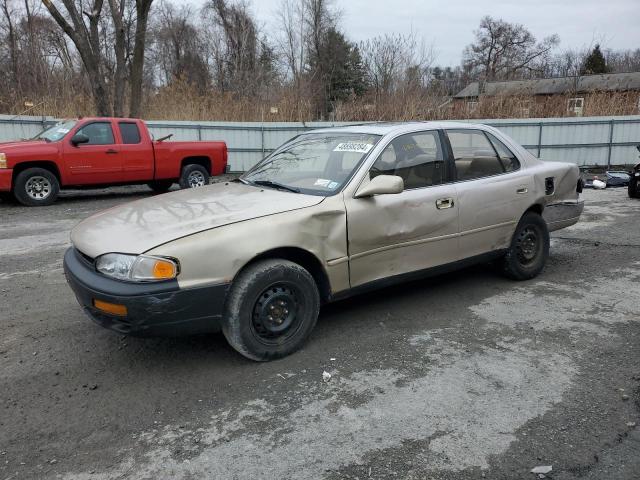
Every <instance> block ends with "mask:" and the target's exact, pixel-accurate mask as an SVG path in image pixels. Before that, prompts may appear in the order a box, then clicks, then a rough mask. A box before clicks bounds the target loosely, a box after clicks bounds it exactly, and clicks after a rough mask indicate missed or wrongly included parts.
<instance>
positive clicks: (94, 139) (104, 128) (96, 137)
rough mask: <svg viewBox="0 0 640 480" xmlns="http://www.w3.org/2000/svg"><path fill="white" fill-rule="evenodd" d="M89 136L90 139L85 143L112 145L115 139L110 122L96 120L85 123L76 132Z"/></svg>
mask: <svg viewBox="0 0 640 480" xmlns="http://www.w3.org/2000/svg"><path fill="white" fill-rule="evenodd" d="M79 133H81V134H83V135H86V136H87V137H89V141H88V142H87V143H85V144H84V145H111V144H113V143H115V141H114V140H113V130H112V129H111V124H110V123H109V122H95V123H90V124H88V125H85V126H84V127H82V128H81V129H80V130H78V131H77V132H76V135H77V134H79Z"/></svg>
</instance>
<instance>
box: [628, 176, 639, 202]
mask: <svg viewBox="0 0 640 480" xmlns="http://www.w3.org/2000/svg"><path fill="white" fill-rule="evenodd" d="M632 175H635V173H634V174H632ZM639 190H640V189H638V177H631V179H630V180H629V187H628V192H629V197H630V198H640V191H639Z"/></svg>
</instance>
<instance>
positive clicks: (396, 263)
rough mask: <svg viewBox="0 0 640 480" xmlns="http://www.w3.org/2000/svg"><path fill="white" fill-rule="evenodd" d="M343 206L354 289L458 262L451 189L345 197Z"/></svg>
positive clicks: (456, 211) (456, 206)
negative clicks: (380, 280) (344, 207)
mask: <svg viewBox="0 0 640 480" xmlns="http://www.w3.org/2000/svg"><path fill="white" fill-rule="evenodd" d="M445 200H446V201H449V202H450V204H445V208H442V207H443V204H442V202H443V201H445ZM439 201H440V208H438V206H437V205H436V204H437V202H439ZM345 204H346V208H347V225H348V238H349V259H350V271H351V286H352V287H355V286H358V285H362V284H365V283H368V282H371V281H374V280H378V279H381V278H385V277H392V276H394V275H400V274H403V273H408V272H413V271H417V270H422V269H426V268H429V267H435V266H439V265H443V264H446V263H450V262H454V261H456V260H458V259H459V249H458V238H457V235H458V201H457V198H456V190H455V187H454V186H453V185H439V186H435V187H427V188H419V189H414V190H406V191H404V192H402V193H399V194H394V195H376V196H373V197H369V198H360V199H357V198H350V197H347V198H346V199H345Z"/></svg>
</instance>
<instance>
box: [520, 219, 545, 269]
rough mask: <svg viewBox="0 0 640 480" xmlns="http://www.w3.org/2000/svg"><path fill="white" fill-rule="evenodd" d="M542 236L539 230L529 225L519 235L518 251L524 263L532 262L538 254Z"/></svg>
mask: <svg viewBox="0 0 640 480" xmlns="http://www.w3.org/2000/svg"><path fill="white" fill-rule="evenodd" d="M540 245H541V243H540V237H539V235H538V232H537V231H536V230H534V229H533V228H531V227H527V228H525V229H524V230H522V232H520V235H519V237H518V243H517V247H516V248H517V251H518V260H519V261H520V263H521V264H522V265H528V264H530V263H532V262H533V261H534V260H535V259H536V257H537V256H538V251H539V250H540Z"/></svg>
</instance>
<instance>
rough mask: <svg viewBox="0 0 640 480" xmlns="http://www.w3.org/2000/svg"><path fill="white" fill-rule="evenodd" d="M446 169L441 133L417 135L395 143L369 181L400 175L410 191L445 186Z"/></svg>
mask: <svg viewBox="0 0 640 480" xmlns="http://www.w3.org/2000/svg"><path fill="white" fill-rule="evenodd" d="M444 168H445V167H444V155H443V154H442V147H441V145H440V138H439V137H438V133H437V132H417V133H410V134H407V135H402V136H400V137H398V138H396V139H395V140H393V141H392V142H391V143H390V144H389V145H388V146H387V148H385V149H384V150H383V152H382V153H381V154H380V156H379V157H378V159H377V160H376V162H375V163H374V164H373V166H372V167H371V170H370V171H369V177H370V178H374V177H376V176H378V175H397V176H399V177H402V180H404V188H405V189H407V190H409V189H412V188H422V187H430V186H433V185H440V184H441V183H444V181H445V171H444Z"/></svg>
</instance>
